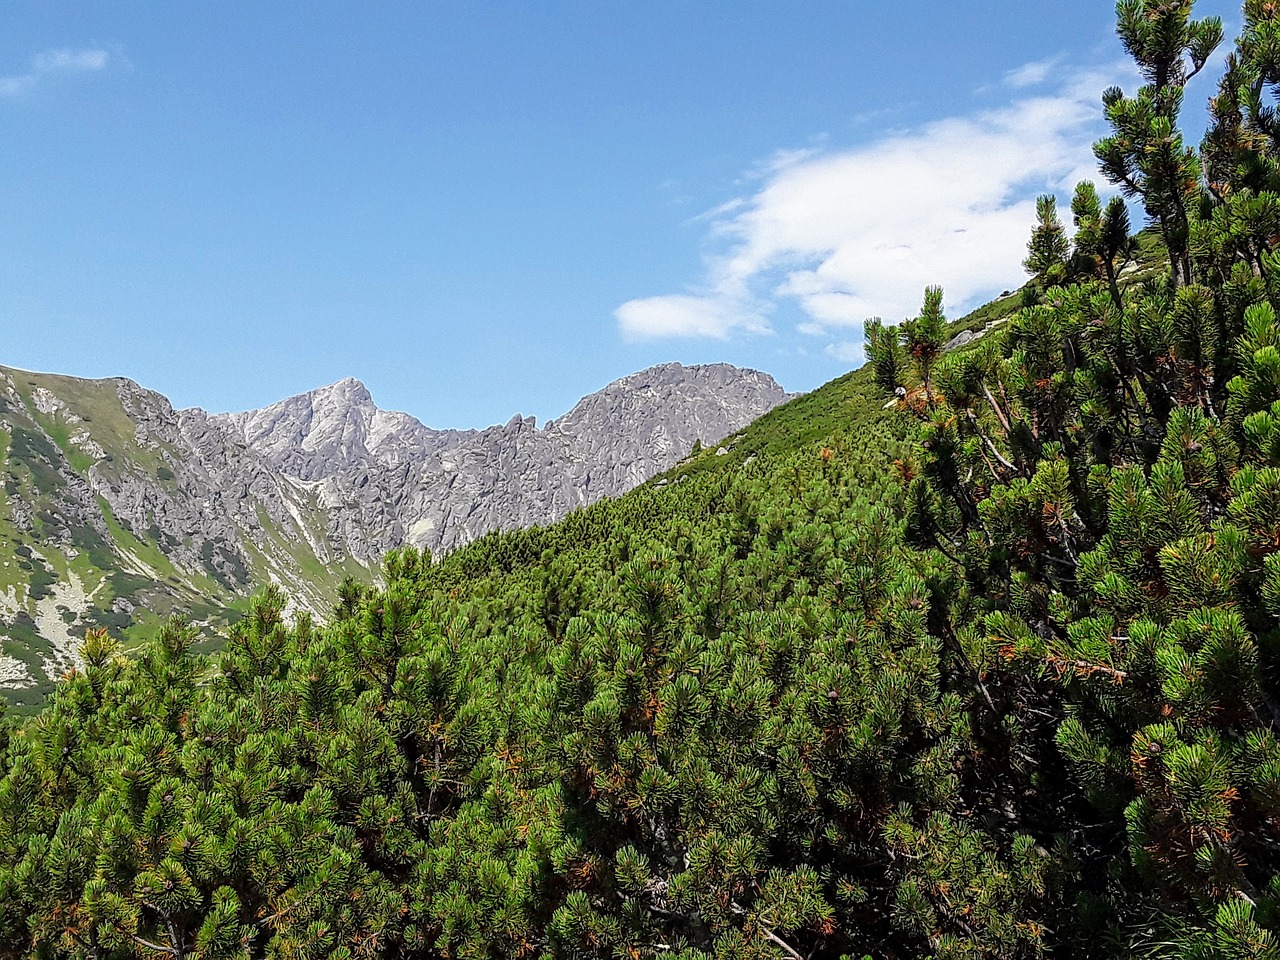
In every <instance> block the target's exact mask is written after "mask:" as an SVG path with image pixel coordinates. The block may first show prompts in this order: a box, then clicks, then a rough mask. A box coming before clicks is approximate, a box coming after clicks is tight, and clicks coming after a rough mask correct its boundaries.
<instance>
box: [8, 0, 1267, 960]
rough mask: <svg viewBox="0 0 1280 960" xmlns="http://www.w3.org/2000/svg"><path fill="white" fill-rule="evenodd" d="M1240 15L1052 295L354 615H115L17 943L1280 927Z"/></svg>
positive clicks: (54, 729) (42, 818) (89, 677)
mask: <svg viewBox="0 0 1280 960" xmlns="http://www.w3.org/2000/svg"><path fill="white" fill-rule="evenodd" d="M1193 6H1194V4H1193V0H1120V2H1119V3H1118V4H1117V7H1116V15H1117V33H1118V36H1119V39H1120V41H1121V42H1122V44H1123V47H1124V49H1125V50H1126V51H1127V53H1128V55H1129V57H1130V58H1131V59H1132V61H1133V63H1134V64H1135V65H1136V68H1137V71H1138V73H1139V74H1140V76H1141V86H1139V87H1138V88H1137V89H1136V91H1134V92H1131V93H1127V92H1125V91H1123V90H1121V89H1118V88H1111V89H1107V90H1106V91H1103V92H1101V104H1102V109H1103V111H1104V112H1105V119H1106V122H1107V124H1108V125H1109V127H1110V133H1109V135H1107V136H1106V137H1104V138H1103V139H1101V140H1099V141H1098V142H1097V143H1096V144H1095V145H1094V153H1095V154H1096V157H1097V160H1098V163H1099V173H1100V176H1099V181H1098V185H1096V186H1095V185H1094V184H1093V183H1089V182H1085V183H1081V184H1080V185H1079V186H1078V187H1077V188H1076V190H1075V193H1074V195H1073V196H1072V197H1070V198H1069V200H1068V198H1062V203H1061V205H1060V203H1059V200H1058V199H1057V198H1055V197H1052V196H1045V197H1042V198H1041V199H1040V202H1039V204H1038V211H1037V213H1038V217H1037V221H1036V222H1035V223H1028V224H1027V231H1028V236H1029V240H1028V245H1027V258H1026V262H1025V266H1026V270H1027V272H1028V274H1029V275H1030V280H1029V282H1028V283H1026V285H1025V286H1023V287H1022V288H1021V289H1020V290H1018V291H1015V292H1013V293H1011V294H1008V295H1006V296H1004V297H1002V298H1000V299H998V300H996V301H994V302H992V303H990V304H988V305H987V306H985V307H983V308H981V309H979V310H978V311H976V312H975V313H973V314H971V315H969V316H966V317H963V318H960V319H957V320H948V319H947V317H946V315H945V313H944V293H943V291H942V290H941V289H940V288H937V287H930V288H928V289H927V290H925V291H924V295H923V302H922V306H921V308H920V311H919V314H918V315H917V316H916V317H914V318H912V319H909V320H906V321H904V322H902V323H900V324H898V325H888V324H885V323H882V322H881V321H879V320H869V321H868V322H867V324H866V328H865V349H866V354H867V363H866V364H865V365H864V366H863V367H861V368H859V369H857V370H855V371H853V372H851V373H849V374H846V375H845V376H843V377H840V378H839V379H837V380H834V381H832V382H831V383H829V384H827V385H826V386H824V387H821V388H820V389H818V390H815V391H813V392H811V393H807V394H804V395H802V396H799V397H795V398H793V399H790V400H789V401H788V402H786V403H784V404H782V405H781V406H777V407H775V408H774V409H772V410H770V412H768V413H766V414H765V415H764V416H762V417H760V418H759V419H757V420H756V421H755V422H754V423H752V424H751V425H750V426H748V427H746V428H745V429H743V430H741V431H739V432H738V433H736V434H734V435H733V436H731V437H730V438H729V439H727V440H725V441H724V443H723V444H722V445H719V446H716V445H708V446H707V447H706V448H705V449H704V448H702V445H701V443H699V444H698V445H697V446H695V449H694V452H693V453H692V454H691V455H690V456H689V457H687V458H685V459H684V460H683V461H681V462H680V464H679V465H678V466H676V467H675V468H673V469H672V470H669V471H668V472H666V473H664V474H662V475H661V476H659V477H657V478H655V479H653V480H650V481H649V482H647V483H645V484H643V485H642V486H640V487H638V488H636V489H634V490H632V491H631V492H629V493H627V494H624V495H622V496H620V497H617V498H615V499H606V500H602V501H600V502H597V503H594V504H592V505H590V506H586V507H583V508H582V509H578V510H576V511H575V512H572V513H570V514H569V515H568V516H567V518H565V519H564V520H562V521H560V522H558V523H555V524H552V525H549V526H543V527H531V528H528V529H523V530H516V531H507V532H494V533H489V534H487V535H485V536H483V537H480V538H479V539H477V540H475V541H473V542H471V543H469V544H466V545H463V546H459V547H457V548H456V549H452V550H451V551H448V552H442V553H441V555H439V556H435V557H433V556H432V555H431V554H430V553H429V552H427V551H420V550H415V549H412V548H407V547H406V548H400V549H396V550H393V551H392V552H391V553H390V554H388V555H387V556H386V559H385V562H384V566H383V572H382V577H381V579H380V580H379V582H378V583H377V584H376V585H368V584H366V583H363V582H361V581H358V580H356V579H347V580H346V581H345V582H343V583H342V586H341V588H340V590H339V591H338V592H339V596H340V598H339V600H338V602H337V603H336V605H335V606H334V608H333V610H332V612H331V614H330V615H328V616H326V617H312V616H310V615H308V614H307V613H305V612H299V613H286V611H287V610H288V611H292V610H294V609H295V607H294V606H291V605H290V604H289V598H288V596H286V593H285V591H284V590H282V589H281V588H280V587H278V586H266V587H265V588H264V589H263V590H261V591H260V592H259V594H258V595H257V598H256V599H255V600H254V602H253V604H252V605H251V606H250V607H249V608H248V612H247V614H246V615H245V616H244V617H243V618H242V619H240V620H238V621H237V622H235V623H234V624H233V625H231V626H229V627H227V628H226V629H225V630H224V631H223V635H222V636H221V637H219V638H217V640H216V642H211V641H209V640H208V639H202V638H201V634H200V633H199V631H198V630H197V628H196V627H195V626H191V625H188V624H187V623H185V622H183V621H182V620H179V619H172V620H168V621H167V622H166V624H165V625H164V626H163V627H162V628H159V629H158V636H156V637H155V638H154V639H152V640H151V641H149V642H148V643H147V644H146V645H145V646H144V647H142V648H141V649H137V650H129V651H125V650H124V649H123V648H122V647H121V646H120V644H119V643H118V642H117V641H116V640H114V639H113V638H112V636H111V635H110V634H109V633H108V631H107V630H106V629H105V628H101V629H99V628H95V629H92V630H90V631H89V632H88V634H87V635H86V636H85V639H84V642H83V645H82V647H81V648H80V653H79V655H80V658H81V660H82V663H81V665H79V666H77V667H75V668H73V669H71V670H69V671H67V673H66V674H65V675H64V676H63V677H62V679H61V680H60V681H58V683H57V684H56V686H54V688H53V692H52V694H51V696H50V698H49V700H48V702H47V704H46V705H45V706H44V707H43V709H42V710H40V712H38V713H35V714H34V715H32V716H29V717H28V716H21V717H20V716H17V715H15V714H13V713H10V714H9V715H8V716H7V717H5V716H0V958H20V957H21V958H27V957H31V958H48V960H54V958H92V960H126V958H148V960H159V958H164V957H170V958H173V960H196V958H199V960H215V958H218V960H222V958H258V957H262V958H280V960H284V958H290V960H310V958H324V957H334V958H406V960H407V958H476V960H479V958H493V960H497V958H508V957H509V958H521V957H528V958H533V957H554V958H564V960H570V958H572V960H588V958H614V960H638V958H651V957H670V958H672V960H711V958H716V960H765V958H773V960H837V958H849V960H857V958H871V960H905V958H916V957H937V958H945V960H979V958H984V960H985V958H990V960H999V958H1007V960H1030V958H1098V960H1101V958H1128V957H1169V958H1182V960H1243V958H1252V960H1280V318H1278V313H1280V4H1278V3H1276V2H1274V0H1246V2H1245V3H1244V6H1243V11H1242V14H1241V24H1242V25H1241V30H1240V34H1239V36H1238V37H1237V38H1236V39H1235V40H1234V46H1233V47H1232V48H1231V50H1230V52H1229V53H1228V55H1227V56H1226V58H1225V67H1224V68H1223V70H1222V75H1221V78H1220V80H1219V81H1218V83H1217V86H1216V92H1215V93H1214V95H1213V96H1212V98H1211V99H1210V101H1209V104H1208V127H1207V131H1206V133H1205V135H1204V137H1203V140H1202V142H1201V143H1200V144H1199V146H1198V147H1197V146H1195V145H1193V144H1189V143H1188V142H1187V141H1186V140H1184V137H1183V134H1182V132H1181V129H1180V118H1181V117H1182V114H1183V111H1184V106H1185V107H1186V109H1188V110H1190V109H1191V106H1190V105H1189V104H1184V92H1185V89H1186V85H1187V83H1188V81H1189V80H1190V79H1191V78H1192V77H1194V76H1195V75H1197V74H1199V73H1200V72H1201V71H1202V70H1212V69H1216V67H1214V66H1213V65H1214V64H1218V63H1222V62H1223V61H1222V59H1221V57H1218V59H1215V54H1216V53H1217V54H1220V53H1221V52H1222V51H1221V50H1220V49H1219V48H1220V47H1222V46H1223V45H1224V44H1227V43H1230V42H1231V41H1228V40H1225V39H1224V36H1223V26H1222V24H1221V22H1220V21H1219V20H1218V19H1216V18H1203V19H1197V18H1196V16H1195V14H1194V11H1193ZM1197 109H1200V106H1199V105H1197ZM1060 206H1061V209H1060ZM1131 216H1132V217H1133V220H1134V221H1138V220H1141V221H1142V222H1141V223H1138V222H1133V223H1131ZM1067 221H1069V223H1068V222H1067ZM335 579H336V578H335ZM197 641H199V650H197V649H194V648H195V647H196V646H197ZM210 649H212V650H213V652H208V653H206V652H203V651H206V650H210Z"/></svg>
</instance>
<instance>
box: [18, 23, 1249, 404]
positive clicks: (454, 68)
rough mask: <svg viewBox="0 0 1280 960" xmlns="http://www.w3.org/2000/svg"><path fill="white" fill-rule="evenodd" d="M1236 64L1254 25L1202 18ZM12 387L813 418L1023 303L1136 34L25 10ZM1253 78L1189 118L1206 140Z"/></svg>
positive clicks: (186, 399)
mask: <svg viewBox="0 0 1280 960" xmlns="http://www.w3.org/2000/svg"><path fill="white" fill-rule="evenodd" d="M1197 12H1198V14H1199V15H1207V14H1218V15H1222V16H1223V17H1224V19H1225V20H1227V23H1228V36H1232V35H1233V31H1232V27H1233V26H1234V24H1235V23H1236V22H1237V21H1238V19H1239V18H1238V13H1237V7H1236V6H1235V5H1233V4H1230V3H1225V2H1203V0H1202V2H1201V3H1199V4H1198V5H1197ZM3 23H4V30H3V31H0V124H2V125H3V128H4V132H5V147H4V149H3V150H0V323H2V324H3V329H4V330H5V337H4V340H3V343H4V347H3V349H2V350H0V363H3V364H6V365H10V366H18V367H23V368H27V369H37V370H51V371H55V372H59V373H68V374H74V375H77V376H115V375H122V376H128V377H131V378H133V379H135V380H137V381H139V382H141V383H142V384H144V385H145V386H148V387H152V388H154V389H157V390H160V391H161V392H163V393H165V394H166V395H168V396H169V397H170V398H171V399H172V400H173V401H174V403H175V404H176V405H179V406H202V407H205V408H206V409H210V410H235V409H245V408H248V407H255V406H261V405H264V404H266V403H269V402H272V401H274V400H277V399H280V398H282V397H284V396H287V395H290V394H293V393H297V392H300V391H303V390H306V389H310V388H312V387H315V386H319V385H321V384H325V383H329V382H332V381H335V380H338V379H340V378H342V377H345V376H355V377H358V378H360V379H361V380H363V381H364V382H365V383H366V384H367V385H368V386H369V388H370V390H371V391H372V393H373V395H374V398H375V400H376V401H377V402H378V403H379V405H380V406H382V407H384V408H388V409H400V410H407V411H409V412H411V413H413V414H415V415H416V416H418V417H419V418H420V419H422V420H423V421H424V422H427V423H429V424H431V425H434V426H441V427H444V426H457V427H466V426H483V425H486V424H489V423H495V422H502V421H505V420H506V419H507V418H508V417H510V416H511V415H512V414H513V413H516V412H520V413H524V414H526V415H529V414H533V415H536V416H538V418H539V419H540V420H545V419H546V418H548V417H552V416H558V415H559V414H561V413H563V412H565V411H566V410H567V409H568V408H569V407H570V406H571V405H572V404H573V402H574V401H575V400H576V399H577V398H578V397H580V396H581V395H583V394H585V393H588V392H590V391H592V390H594V389H597V388H599V387H600V386H603V385H604V384H605V383H607V382H608V381H610V380H612V379H614V378H616V377H619V376H623V375H625V374H627V373H630V372H633V371H635V370H638V369H640V368H642V367H645V366H648V365H649V364H652V363H658V362H662V361H667V360H679V361H681V362H685V363H702V362H715V361H727V362H730V363H736V364H740V365H743V366H752V367H756V368H758V369H762V370H766V371H768V372H770V373H772V374H773V375H774V376H776V377H777V378H778V379H779V381H780V382H781V383H782V384H783V385H784V386H785V387H786V388H787V389H790V390H808V389H812V388H813V387H816V386H818V385H819V384H821V383H823V382H825V381H827V380H829V379H831V378H832V377H835V376H837V375H839V374H840V373H843V372H844V371H845V370H847V369H849V368H850V366H852V365H855V364H856V363H857V362H858V360H859V357H860V348H859V345H858V341H859V340H860V337H861V325H862V320H863V319H864V317H865V316H868V315H873V314H874V315H881V316H884V317H885V318H886V319H889V320H894V321H896V320H899V319H901V318H902V316H905V315H906V314H907V313H909V312H910V311H911V310H912V309H914V308H915V307H916V306H918V302H919V298H920V293H921V291H922V289H923V287H924V286H925V285H926V284H928V283H935V282H937V283H942V284H943V285H944V287H945V288H946V290H947V294H948V302H947V304H948V310H949V312H950V313H951V314H952V315H959V314H960V313H962V312H964V309H965V308H969V307H973V306H976V305H977V304H979V303H981V302H983V300H985V299H987V298H989V297H990V296H991V295H994V294H998V293H1000V292H1001V291H1002V290H1004V289H1008V288H1011V287H1014V286H1016V285H1018V284H1019V283H1021V282H1022V279H1023V273H1022V270H1021V267H1020V266H1019V264H1020V261H1021V259H1022V256H1023V246H1024V244H1025V239H1026V236H1027V234H1028V232H1029V230H1030V227H1031V222H1032V217H1033V210H1034V197H1035V195H1036V194H1037V193H1039V192H1043V191H1044V190H1046V189H1056V190H1058V192H1059V193H1060V195H1062V196H1063V198H1064V201H1065V199H1066V196H1067V195H1068V194H1069V191H1070V186H1071V184H1073V183H1074V182H1075V180H1076V179H1078V178H1079V176H1082V175H1092V169H1093V168H1092V161H1091V157H1090V152H1089V144H1090V142H1091V141H1092V139H1094V138H1095V137H1096V136H1097V135H1099V133H1101V131H1102V125H1101V122H1100V108H1099V107H1098V96H1099V94H1100V93H1101V90H1102V89H1103V87H1104V86H1106V85H1107V84H1109V83H1120V84H1121V85H1122V86H1125V87H1127V88H1128V89H1132V88H1133V87H1134V85H1135V82H1134V78H1133V76H1132V74H1131V73H1130V72H1129V70H1128V68H1127V67H1126V65H1125V62H1124V56H1123V51H1122V50H1121V48H1120V44H1119V42H1118V41H1117V40H1116V39H1115V37H1114V33H1113V17H1112V8H1111V5H1110V4H1109V3H1105V2H1090V3H1065V2H1036V0H1031V2H1028V0H1017V2H1012V0H985V2H982V3H977V2H972V3H956V2H954V0H946V2H941V0H917V2H914V3H910V4H904V3H897V2H871V0H868V2H839V3H837V2H805V0H796V2H793V3H786V4H780V3H777V2H755V0H745V2H738V3H734V4H729V3H724V2H699V0H682V2H664V0H643V2H641V0H615V2H609V3H604V2H599V0H597V2H552V0H544V2H536V3H534V2H529V3H525V2H506V3H486V2H447V3H446V2H427V0H418V2H412V3H409V2H406V3H393V2H386V3H379V4H353V3H342V4H339V3H324V2H317V3H312V4H307V5H301V4H283V3H277V4H260V3H248V2H222V3H214V2H212V0H208V2H206V0H192V2H183V3H170V4H148V3H142V2H125V3H114V4H88V3H84V4H69V3H67V4H62V3H50V2H44V0H41V2H11V3H9V4H6V10H5V12H4V14H3ZM1215 80H1216V78H1210V77H1205V78H1199V79H1198V80H1197V82H1196V85H1195V86H1194V87H1193V90H1192V94H1191V96H1190V97H1189V100H1188V103H1189V108H1188V113H1189V116H1188V117H1187V126H1188V127H1195V126H1196V124H1197V123H1199V122H1201V121H1200V120H1199V118H1200V116H1201V115H1202V114H1203V110H1204V101H1205V98H1206V97H1207V96H1208V94H1209V92H1210V91H1211V89H1212V84H1213V83H1214V82H1215Z"/></svg>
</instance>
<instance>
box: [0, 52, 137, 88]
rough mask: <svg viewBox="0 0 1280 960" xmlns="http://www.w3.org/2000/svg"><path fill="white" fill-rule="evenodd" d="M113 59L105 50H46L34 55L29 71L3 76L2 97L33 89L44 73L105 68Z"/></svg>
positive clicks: (53, 73)
mask: <svg viewBox="0 0 1280 960" xmlns="http://www.w3.org/2000/svg"><path fill="white" fill-rule="evenodd" d="M110 61H111V55H110V54H109V53H108V52H107V51H106V50H98V49H88V50H71V49H61V50H46V51H44V52H43V53H38V54H36V55H35V56H34V57H32V58H31V68H30V69H29V70H28V71H27V72H26V73H22V74H16V75H14V76H10V77H0V97H18V96H22V95H23V94H26V93H30V92H31V91H32V90H34V89H35V88H36V86H37V84H39V83H40V81H41V80H43V79H44V78H45V77H50V76H56V75H67V74H77V73H94V72H96V71H98V70H105V69H106V67H107V65H108V64H109V63H110Z"/></svg>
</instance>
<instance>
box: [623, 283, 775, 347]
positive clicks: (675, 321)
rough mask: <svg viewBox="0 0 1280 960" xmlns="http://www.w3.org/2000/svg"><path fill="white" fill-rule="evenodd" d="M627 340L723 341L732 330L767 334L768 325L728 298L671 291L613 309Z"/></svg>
mask: <svg viewBox="0 0 1280 960" xmlns="http://www.w3.org/2000/svg"><path fill="white" fill-rule="evenodd" d="M615 316H616V317H617V318H618V326H619V328H620V329H621V330H622V334H623V336H625V337H626V338H627V339H628V340H643V339H649V338H657V337H713V338H715V339H717V340H725V339H727V338H728V337H729V334H730V333H732V332H733V331H735V330H739V329H741V330H746V331H748V332H751V333H767V332H769V325H768V323H767V322H766V321H765V319H764V317H763V316H762V315H761V314H760V312H759V308H758V307H753V306H751V305H749V304H745V303H742V302H739V301H735V300H734V299H733V298H731V297H721V296H715V295H710V296H695V295H690V294H680V293H672V294H667V295H666V296H661V297H645V298H643V299H640V300H628V301H627V302H626V303H624V304H623V305H622V306H620V307H619V308H618V309H617V310H616V311H615Z"/></svg>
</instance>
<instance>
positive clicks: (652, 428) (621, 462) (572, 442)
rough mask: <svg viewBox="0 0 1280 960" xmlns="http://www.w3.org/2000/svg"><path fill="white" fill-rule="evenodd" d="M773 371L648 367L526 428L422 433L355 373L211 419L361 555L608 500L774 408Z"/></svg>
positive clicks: (519, 420)
mask: <svg viewBox="0 0 1280 960" xmlns="http://www.w3.org/2000/svg"><path fill="white" fill-rule="evenodd" d="M785 399H786V394H785V393H784V392H783V390H782V388H781V387H780V386H778V384H777V383H776V382H775V381H774V380H773V378H772V377H770V376H768V375H766V374H763V373H758V372H756V371H754V370H741V369H739V368H736V367H731V366H729V365H727V364H714V365H709V366H691V367H685V366H681V365H680V364H678V363H669V364H663V365H661V366H657V367H651V368H650V369H648V370H644V371H641V372H640V373H636V374H632V375H631V376H629V377H624V378H623V379H621V380H617V381H615V382H614V383H611V384H609V385H608V386H607V387H605V388H604V389H603V390H601V391H599V392H598V393H593V394H591V395H590V396H588V397H586V398H584V399H583V400H582V401H580V402H579V403H578V405H577V406H575V407H574V408H573V409H572V410H571V411H569V412H568V413H567V414H565V415H564V416H563V417H560V418H559V419H557V420H552V421H549V422H548V423H547V424H546V425H545V426H544V427H542V428H541V429H539V428H538V427H537V425H536V423H535V422H534V420H533V418H531V417H530V418H524V417H520V416H518V415H517V416H515V417H512V418H511V420H509V421H508V422H507V423H506V424H505V425H504V426H494V427H489V428H487V429H485V430H433V429H431V428H430V427H426V426H424V425H423V424H421V423H419V422H418V421H417V420H415V419H414V418H413V417H411V416H409V415H408V414H404V413H389V412H387V411H383V410H379V409H378V408H377V407H376V406H375V405H374V403H373V400H372V398H371V397H370V396H369V392H368V391H367V390H366V389H365V388H364V386H363V385H362V384H360V383H359V382H358V381H355V380H343V381H341V382H339V383H336V384H333V385H332V386H329V387H323V388H321V389H319V390H314V391H312V392H310V393H307V394H303V395H301V396H297V397H291V398H289V399H288V400H282V401H281V402H280V403H276V404H272V405H271V406H269V407H265V408H263V409H262V410H253V411H249V412H247V413H239V414H228V415H223V416H221V417H215V418H214V419H216V420H219V421H221V422H223V423H225V424H227V425H228V426H230V427H231V428H233V429H234V430H235V431H236V433H237V436H238V437H239V438H241V439H243V441H244V442H245V444H246V445H247V446H249V447H250V448H252V449H253V450H255V451H257V452H259V453H262V454H263V455H265V456H266V457H268V458H269V459H270V461H271V462H272V464H273V465H274V466H275V467H276V468H277V469H278V470H279V471H280V472H281V473H282V474H283V475H285V476H288V477H292V478H294V479H296V480H298V481H302V482H307V483H314V484H316V485H317V487H316V489H317V491H318V494H319V497H320V502H321V504H322V505H323V506H324V507H325V509H326V510H327V511H328V514H329V517H330V526H329V531H328V533H329V536H330V538H331V541H332V542H333V543H334V545H335V547H337V548H339V549H342V550H344V551H346V552H348V553H350V554H351V555H352V556H355V557H357V558H359V559H360V560H362V561H365V562H369V561H374V560H376V559H377V558H379V557H381V556H382V554H384V553H385V552H386V551H387V550H388V549H390V548H392V547H394V546H397V545H398V544H400V543H409V544H412V545H414V546H418V547H425V548H427V549H430V550H431V551H432V552H433V553H439V552H440V551H442V550H448V549H450V548H452V547H455V546H458V545H460V544H463V543H466V542H468V541H470V540H472V539H474V538H476V537H478V536H481V535H483V534H485V533H488V532H490V531H492V530H497V529H509V528H513V527H521V526H529V525H531V524H544V523H550V522H552V521H554V520H557V519H559V518H561V517H563V516H564V515H565V514H567V513H568V512H569V511H570V510H573V509H574V508H576V507H580V506H583V505H585V504H589V503H593V502H595V501H596V500H599V499H601V498H602V497H608V496H616V495H617V494H620V493H623V492H624V491H626V490H629V489H631V488H632V487H634V486H636V485H637V484H640V483H643V482H644V481H645V480H647V479H649V478H650V477H652V476H653V475H655V474H656V473H659V472H661V471H662V470H665V469H667V468H668V467H670V466H671V465H673V464H674V463H675V462H676V461H677V460H679V459H680V458H681V457H682V456H684V455H686V454H687V453H688V452H689V450H690V448H691V447H692V446H693V443H694V441H695V440H700V441H702V443H704V444H709V443H714V442H716V441H718V440H720V439H721V438H722V437H725V436H727V435H728V434H730V433H733V432H734V431H735V430H739V429H741V428H742V427H744V426H746V425H747V424H748V423H750V422H751V421H752V420H754V419H755V418H756V417H758V416H760V415H761V414H763V413H765V412H766V411H768V410H770V409H772V408H773V407H775V406H777V405H778V404H779V403H781V402H782V401H783V400H785Z"/></svg>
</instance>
